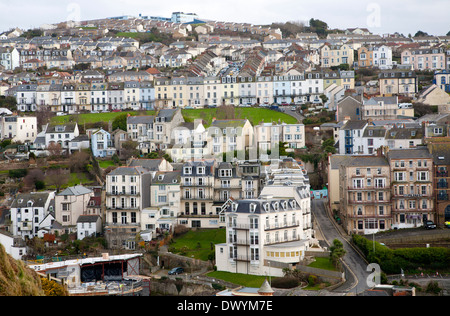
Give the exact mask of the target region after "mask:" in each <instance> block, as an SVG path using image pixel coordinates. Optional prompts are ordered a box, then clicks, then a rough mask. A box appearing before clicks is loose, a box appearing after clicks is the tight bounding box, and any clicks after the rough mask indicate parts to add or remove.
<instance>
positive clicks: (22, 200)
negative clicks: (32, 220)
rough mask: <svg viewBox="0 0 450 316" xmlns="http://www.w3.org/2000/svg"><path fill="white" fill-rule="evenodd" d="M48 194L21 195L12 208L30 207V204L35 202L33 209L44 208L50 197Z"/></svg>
mask: <svg viewBox="0 0 450 316" xmlns="http://www.w3.org/2000/svg"><path fill="white" fill-rule="evenodd" d="M49 194H50V193H48V192H43V193H21V194H19V195H18V196H17V198H16V199H15V200H14V202H13V203H12V205H11V208H22V207H28V202H29V201H32V202H33V207H44V206H45V202H46V201H47V199H48V197H49Z"/></svg>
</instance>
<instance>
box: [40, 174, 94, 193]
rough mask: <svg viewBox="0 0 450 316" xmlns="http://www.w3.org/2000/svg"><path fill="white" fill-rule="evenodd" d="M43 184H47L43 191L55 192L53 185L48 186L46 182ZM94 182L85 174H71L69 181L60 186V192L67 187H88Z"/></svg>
mask: <svg viewBox="0 0 450 316" xmlns="http://www.w3.org/2000/svg"><path fill="white" fill-rule="evenodd" d="M45 183H47V185H46V187H45V189H46V190H55V189H56V187H55V186H54V185H49V184H48V180H46V181H45ZM93 183H94V182H93V181H92V180H90V179H89V178H88V177H87V175H86V174H84V173H71V174H70V176H69V181H68V182H67V184H65V185H63V186H62V188H61V189H62V190H64V189H66V188H68V187H74V186H76V185H80V184H81V185H90V184H93Z"/></svg>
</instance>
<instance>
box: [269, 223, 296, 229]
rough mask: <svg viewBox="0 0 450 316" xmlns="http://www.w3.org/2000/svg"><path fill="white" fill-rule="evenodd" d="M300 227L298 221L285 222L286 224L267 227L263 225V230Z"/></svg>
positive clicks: (274, 224)
mask: <svg viewBox="0 0 450 316" xmlns="http://www.w3.org/2000/svg"><path fill="white" fill-rule="evenodd" d="M299 225H300V222H299V221H295V222H286V223H273V224H269V225H264V230H276V229H283V228H290V227H298V226H299Z"/></svg>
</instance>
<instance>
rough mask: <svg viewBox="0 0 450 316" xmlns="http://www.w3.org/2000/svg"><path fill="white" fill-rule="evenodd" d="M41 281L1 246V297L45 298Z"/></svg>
mask: <svg viewBox="0 0 450 316" xmlns="http://www.w3.org/2000/svg"><path fill="white" fill-rule="evenodd" d="M44 295H45V294H44V291H43V290H42V287H41V279H40V277H39V276H38V275H37V274H36V272H34V271H33V270H31V269H29V268H28V267H26V266H25V264H24V263H23V262H22V261H18V260H15V259H13V258H12V257H10V256H9V255H8V254H7V253H6V251H5V248H4V247H3V245H1V244H0V296H44Z"/></svg>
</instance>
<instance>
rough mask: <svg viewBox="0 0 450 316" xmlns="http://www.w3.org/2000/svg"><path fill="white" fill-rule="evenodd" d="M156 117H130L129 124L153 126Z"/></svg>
mask: <svg viewBox="0 0 450 316" xmlns="http://www.w3.org/2000/svg"><path fill="white" fill-rule="evenodd" d="M154 120H155V117H154V116H152V115H145V116H130V117H128V118H127V124H152V123H153V122H154Z"/></svg>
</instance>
